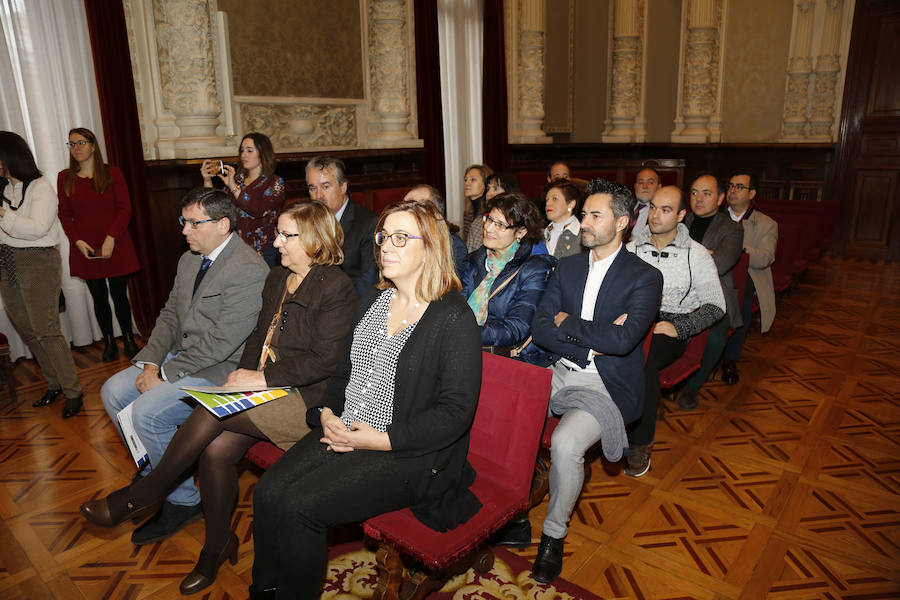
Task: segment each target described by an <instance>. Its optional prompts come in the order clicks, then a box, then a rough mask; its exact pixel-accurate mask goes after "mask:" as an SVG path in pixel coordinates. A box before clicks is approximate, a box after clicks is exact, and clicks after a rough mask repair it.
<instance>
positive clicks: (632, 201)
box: [584, 178, 683, 225]
mask: <svg viewBox="0 0 900 600" xmlns="http://www.w3.org/2000/svg"><path fill="white" fill-rule="evenodd" d="M594 194H609V195H610V196H611V197H612V203H611V204H610V207H611V208H612V211H613V216H614V217H615V218H616V219H618V218H619V217H628V224H629V225H631V221H632V219H634V207H635V206H637V198H635V197H634V194H632V193H631V190H629V189H628V188H627V187H625V186H624V185H622V184H621V183H616V182H615V181H606V180H605V179H599V178H598V179H594V180H593V181H591V182H590V183H589V184H588V185H587V189H586V190H585V192H584V199H585V200H587V199H588V198H589V197H590V196H593V195H594ZM682 202H683V200H682Z"/></svg>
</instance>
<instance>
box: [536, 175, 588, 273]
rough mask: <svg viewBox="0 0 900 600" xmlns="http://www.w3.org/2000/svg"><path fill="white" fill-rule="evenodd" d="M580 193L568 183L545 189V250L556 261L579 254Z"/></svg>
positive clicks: (549, 185) (557, 183)
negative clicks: (547, 222) (546, 221)
mask: <svg viewBox="0 0 900 600" xmlns="http://www.w3.org/2000/svg"><path fill="white" fill-rule="evenodd" d="M581 196H582V193H581V190H580V189H579V188H578V186H577V185H575V184H574V183H569V181H567V180H558V181H554V182H553V183H550V184H548V185H547V187H545V188H544V214H545V215H547V220H548V221H550V223H549V224H548V225H547V227H545V228H544V241H545V242H546V243H547V251H548V252H549V253H550V254H552V255H553V256H555V257H556V258H565V257H566V256H572V255H573V254H578V253H580V252H581V215H580V214H579V213H580V211H581V206H580V204H581Z"/></svg>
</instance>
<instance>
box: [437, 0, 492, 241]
mask: <svg viewBox="0 0 900 600" xmlns="http://www.w3.org/2000/svg"><path fill="white" fill-rule="evenodd" d="M437 7H438V41H439V44H440V62H441V105H442V113H443V117H444V173H445V175H446V179H447V217H448V218H449V219H450V221H451V222H454V223H462V219H463V209H464V204H463V200H464V198H463V189H462V188H463V186H462V183H463V175H464V173H463V169H465V168H466V166H468V165H470V164H472V163H480V162H482V159H481V156H482V154H481V152H482V147H481V70H482V54H483V49H482V48H483V46H482V38H483V37H484V6H483V4H482V1H481V0H438V5H437Z"/></svg>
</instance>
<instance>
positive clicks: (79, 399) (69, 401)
mask: <svg viewBox="0 0 900 600" xmlns="http://www.w3.org/2000/svg"><path fill="white" fill-rule="evenodd" d="M83 399H84V394H79V395H78V396H76V397H75V398H66V405H65V406H63V411H62V418H63V421H65V420H66V419H68V418H70V417H74V416H75V415H77V414H78V413H79V412H81V406H82V405H83V404H84V402H83Z"/></svg>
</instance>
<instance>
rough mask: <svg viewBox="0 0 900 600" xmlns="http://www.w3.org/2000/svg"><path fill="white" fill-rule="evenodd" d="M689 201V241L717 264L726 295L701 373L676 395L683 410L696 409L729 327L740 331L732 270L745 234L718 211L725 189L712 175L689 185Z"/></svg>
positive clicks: (701, 365) (692, 377) (708, 341)
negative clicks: (722, 315) (722, 313)
mask: <svg viewBox="0 0 900 600" xmlns="http://www.w3.org/2000/svg"><path fill="white" fill-rule="evenodd" d="M690 199H691V212H690V213H689V214H688V215H687V216H685V218H684V224H685V225H686V226H687V228H688V230H689V232H690V235H691V238H692V239H693V240H694V241H696V242H700V243H701V244H702V245H703V247H704V248H706V249H707V250H708V251H709V253H710V255H712V258H713V262H714V263H716V270H717V271H718V273H719V283H720V284H721V285H722V293H723V294H724V295H725V317H723V318H722V319H719V321H717V322H716V323H715V324H714V325H713V326H712V327H710V328H709V335H708V337H707V338H706V348H705V349H704V350H703V359H702V360H701V361H700V369H699V370H698V371H697V372H696V373H694V374H693V375H692V376H691V378H690V379H688V380H687V382H686V383H685V385H684V387H683V388H681V391H680V392H679V393H678V407H679V408H681V409H682V410H692V409H694V408H697V404H698V399H697V398H698V396H697V394H698V392H699V391H700V388H701V387H702V386H703V384H704V383H706V378H707V377H709V374H710V372H712V370H713V367H715V366H716V363H717V362H718V361H719V358H720V357H721V356H722V351H723V350H724V349H725V343H726V342H727V341H728V329H729V327H739V326H740V324H741V307H740V306H738V294H737V289H736V288H735V287H734V279H733V278H732V276H731V270H732V269H733V268H734V266H735V265H736V264H737V262H738V260H740V258H741V245H742V243H743V237H744V230H743V229H742V228H741V226H740V225H738V224H737V223H735V222H734V221H732V220H731V218H729V216H728V214H727V213H724V212H720V211H719V207H721V206H722V203H723V202H724V201H725V189H724V186H722V185H720V183H719V180H718V179H717V178H716V177H715V176H714V175H712V174H710V173H704V174H702V175H700V176H699V177H697V179H695V180H694V182H693V183H692V184H691V192H690Z"/></svg>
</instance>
